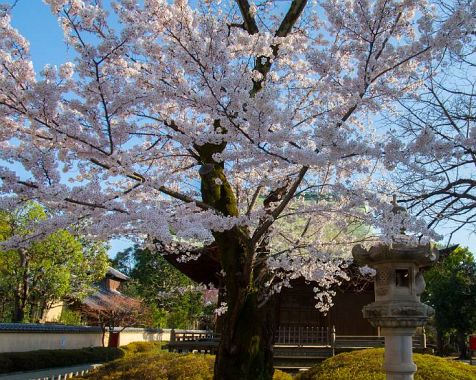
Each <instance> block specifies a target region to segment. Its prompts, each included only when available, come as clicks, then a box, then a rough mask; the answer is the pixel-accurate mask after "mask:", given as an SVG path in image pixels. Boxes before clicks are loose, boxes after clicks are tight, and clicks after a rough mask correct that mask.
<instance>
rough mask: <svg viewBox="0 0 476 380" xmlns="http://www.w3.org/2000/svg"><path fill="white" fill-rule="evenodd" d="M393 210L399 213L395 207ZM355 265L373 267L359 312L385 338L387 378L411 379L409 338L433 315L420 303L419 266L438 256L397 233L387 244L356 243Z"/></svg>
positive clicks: (430, 248)
mask: <svg viewBox="0 0 476 380" xmlns="http://www.w3.org/2000/svg"><path fill="white" fill-rule="evenodd" d="M394 205H395V206H394V212H401V211H402V209H401V208H397V207H396V202H395V198H394ZM352 255H353V257H354V260H355V261H356V262H357V264H359V265H361V266H362V265H368V266H369V267H371V268H373V269H375V270H376V272H377V273H376V275H375V283H374V286H375V302H373V303H371V304H369V305H367V306H364V308H363V315H364V318H366V319H368V320H369V322H370V323H371V324H372V326H374V327H380V329H381V330H380V331H381V335H383V336H384V337H385V361H384V370H385V371H386V373H387V380H412V379H413V374H414V373H415V371H416V369H417V367H416V365H415V363H413V360H412V348H413V347H412V337H413V335H414V334H415V332H416V328H417V327H419V326H423V325H424V324H425V322H426V321H427V320H428V318H429V317H430V316H431V315H433V312H434V311H433V309H432V308H431V307H430V306H428V305H425V304H423V303H421V302H420V295H421V294H422V293H423V291H424V290H425V280H424V279H423V275H422V269H423V268H426V267H429V266H431V265H433V264H434V263H435V262H436V261H437V259H438V256H439V253H438V250H437V249H436V248H435V247H434V246H432V245H431V244H426V245H412V244H411V243H410V240H409V239H408V236H405V235H404V231H403V230H402V231H401V235H400V236H397V237H395V238H394V239H393V241H392V243H390V244H382V243H380V244H377V245H374V246H372V247H371V248H370V249H368V250H367V249H365V248H363V247H362V246H361V245H357V246H355V247H354V248H353V249H352Z"/></svg>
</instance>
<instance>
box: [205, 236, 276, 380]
mask: <svg viewBox="0 0 476 380" xmlns="http://www.w3.org/2000/svg"><path fill="white" fill-rule="evenodd" d="M215 241H216V242H217V243H218V245H219V247H220V253H221V264H222V267H223V269H224V270H225V279H224V282H225V284H226V290H225V291H226V294H225V300H226V303H227V307H228V309H227V311H226V313H225V315H224V316H223V317H222V318H223V319H222V323H223V326H222V329H221V333H222V335H221V340H220V346H219V350H218V355H217V358H216V361H215V372H214V379H215V380H223V379H233V380H271V379H272V377H273V372H274V370H273V340H274V332H275V301H274V297H271V298H270V299H269V300H268V301H267V302H266V303H264V305H262V306H261V307H260V305H259V303H260V297H261V298H262V297H263V295H262V294H261V296H259V294H260V293H259V291H260V290H261V291H262V290H263V289H261V286H260V285H262V284H260V282H259V281H257V277H259V274H260V272H261V271H265V270H266V268H260V267H259V266H256V265H254V264H253V258H254V257H255V254H254V252H253V251H252V250H250V249H249V248H248V247H247V246H246V244H244V242H243V240H242V239H241V238H240V232H239V231H238V230H237V228H234V229H232V230H229V231H225V232H223V233H219V234H215Z"/></svg>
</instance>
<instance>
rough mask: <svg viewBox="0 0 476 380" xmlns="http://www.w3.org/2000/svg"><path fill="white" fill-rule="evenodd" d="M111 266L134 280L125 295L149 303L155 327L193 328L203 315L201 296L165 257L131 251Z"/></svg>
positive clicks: (118, 258) (129, 284) (117, 257)
mask: <svg viewBox="0 0 476 380" xmlns="http://www.w3.org/2000/svg"><path fill="white" fill-rule="evenodd" d="M112 265H113V266H114V267H115V268H117V269H118V270H120V271H122V272H124V273H125V274H127V275H128V276H129V277H130V278H131V281H130V282H129V283H127V284H126V285H125V287H124V288H123V292H124V293H125V294H127V295H129V296H131V297H137V298H141V299H143V300H144V302H146V303H147V306H148V307H149V308H150V310H151V314H152V318H153V324H154V325H155V326H156V327H171V328H190V327H192V326H194V324H196V322H197V320H198V319H199V317H200V316H202V314H203V313H204V310H205V308H204V305H203V296H202V293H201V292H200V291H197V290H195V289H194V285H195V284H194V282H193V281H192V280H190V279H189V278H188V277H187V276H185V275H184V274H182V273H181V272H180V271H179V270H177V269H176V268H175V267H173V266H172V265H171V264H170V263H168V262H167V260H165V259H164V258H163V257H162V255H160V254H158V253H154V252H151V251H150V250H147V249H139V248H138V247H131V248H128V249H126V250H124V251H122V252H119V253H118V254H117V255H116V257H115V259H114V260H113V261H112Z"/></svg>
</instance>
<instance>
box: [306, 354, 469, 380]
mask: <svg viewBox="0 0 476 380" xmlns="http://www.w3.org/2000/svg"><path fill="white" fill-rule="evenodd" d="M383 352H384V350H383V348H376V349H367V350H361V351H354V352H346V353H343V354H339V355H337V356H334V357H333V358H330V359H327V360H325V361H323V362H322V364H320V365H318V366H316V367H313V368H311V369H310V370H309V371H307V372H304V373H301V374H300V375H298V377H297V379H299V380H324V379H326V380H327V379H332V380H349V379H352V380H385V374H384V372H383V370H382V366H383ZM413 359H414V361H415V364H416V365H417V367H418V370H417V372H416V374H415V380H443V379H444V380H474V379H476V368H474V367H470V366H468V365H467V364H464V363H458V362H454V361H451V360H448V359H444V358H440V357H438V356H433V355H422V354H414V357H413Z"/></svg>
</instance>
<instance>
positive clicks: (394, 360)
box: [381, 327, 417, 380]
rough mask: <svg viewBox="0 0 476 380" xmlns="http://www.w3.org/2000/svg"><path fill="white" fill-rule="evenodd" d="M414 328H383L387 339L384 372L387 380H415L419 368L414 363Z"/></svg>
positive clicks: (382, 331) (382, 332) (383, 333)
mask: <svg viewBox="0 0 476 380" xmlns="http://www.w3.org/2000/svg"><path fill="white" fill-rule="evenodd" d="M415 331H416V329H415V328H413V327H382V329H381V334H382V335H383V336H384V337H385V359H384V365H383V367H384V370H385V372H386V373H387V380H413V374H414V373H415V372H416V370H417V366H416V365H415V363H414V362H413V359H412V356H413V344H412V343H413V342H412V337H413V335H414V334H415Z"/></svg>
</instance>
